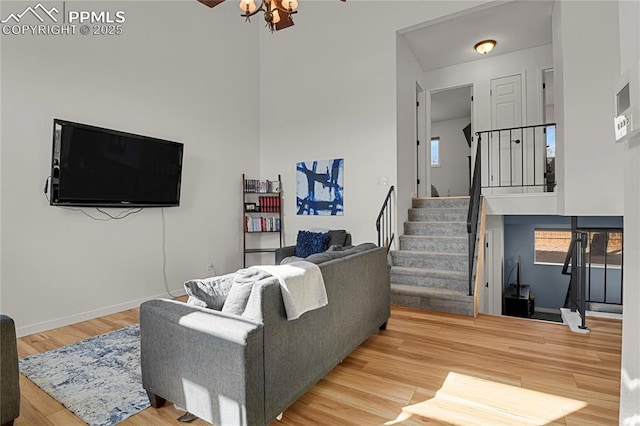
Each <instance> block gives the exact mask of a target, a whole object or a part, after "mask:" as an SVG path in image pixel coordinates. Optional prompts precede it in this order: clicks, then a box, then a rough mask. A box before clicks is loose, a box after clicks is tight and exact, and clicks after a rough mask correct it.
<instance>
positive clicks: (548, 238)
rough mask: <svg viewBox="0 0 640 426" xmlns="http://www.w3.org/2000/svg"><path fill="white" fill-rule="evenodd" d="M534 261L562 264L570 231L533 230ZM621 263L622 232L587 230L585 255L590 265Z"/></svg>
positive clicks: (569, 241)
mask: <svg viewBox="0 0 640 426" xmlns="http://www.w3.org/2000/svg"><path fill="white" fill-rule="evenodd" d="M534 240H535V259H534V261H535V262H536V263H550V264H557V265H562V264H564V259H565V257H566V256H567V251H568V250H569V245H570V243H571V231H570V230H567V229H536V230H535V236H534ZM605 253H606V263H607V267H609V266H621V265H622V233H621V232H607V231H602V232H597V231H594V232H589V241H588V244H587V255H588V256H590V258H591V266H604V264H605Z"/></svg>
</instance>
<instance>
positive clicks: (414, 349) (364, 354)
mask: <svg viewBox="0 0 640 426" xmlns="http://www.w3.org/2000/svg"><path fill="white" fill-rule="evenodd" d="M136 322H138V310H137V309H133V310H129V311H126V312H122V313H118V314H114V315H109V316H106V317H103V318H98V319H95V320H91V321H86V322H82V323H78V324H75V325H71V326H68V327H63V328H59V329H56V330H51V331H48V332H45V333H38V334H34V335H31V336H26V337H23V338H20V339H19V341H18V350H19V356H20V357H24V356H26V355H31V354H35V353H38V352H42V351H45V350H49V349H53V348H56V347H59V346H62V345H67V344H70V343H73V342H76V341H79V340H83V339H86V338H88V337H91V336H94V335H97V334H101V333H106V332H109V331H113V330H116V329H118V328H121V327H124V326H127V325H130V324H133V323H136ZM588 325H589V327H590V328H591V334H588V335H580V334H574V333H571V332H570V331H569V330H568V327H565V326H563V325H561V324H557V323H548V322H542V321H535V320H526V319H519V318H510V317H498V316H490V315H480V316H479V317H478V318H476V319H473V318H468V317H461V316H456V315H450V314H442V313H436V312H430V311H421V310H416V309H409V308H402V307H397V306H393V307H392V316H391V319H390V321H389V325H388V328H387V330H386V331H382V332H380V333H379V334H377V335H374V336H372V337H371V338H369V339H368V340H367V341H366V342H365V343H364V344H363V345H361V346H360V347H359V348H357V349H356V350H355V351H354V352H353V353H352V354H351V355H350V356H349V357H348V358H346V359H345V360H344V361H343V362H342V363H341V364H339V365H338V366H337V367H336V368H334V369H333V371H331V372H330V373H329V374H328V375H327V376H326V377H325V378H324V379H322V380H321V381H320V382H318V383H317V384H316V385H315V386H314V387H313V388H311V389H310V390H309V391H308V392H307V393H306V394H304V395H303V396H302V397H301V398H300V399H299V400H298V401H297V402H296V403H295V404H294V405H292V406H291V407H289V409H287V411H285V413H284V418H283V419H282V421H280V422H277V421H274V422H273V425H280V426H290V425H296V426H301V425H332V426H333V425H381V424H385V423H386V424H400V425H425V424H429V425H433V424H442V425H546V424H553V425H616V424H618V405H619V389H620V351H621V323H620V322H619V321H612V320H602V319H589V321H588ZM20 385H21V395H22V402H21V414H20V417H19V418H18V419H17V420H16V423H15V425H16V426H22V425H64V426H66V425H75V424H78V425H81V424H84V423H83V422H81V421H80V420H79V419H78V418H77V417H76V416H75V415H74V414H73V413H71V412H70V411H68V410H66V409H65V408H64V407H63V406H62V405H60V404H59V403H58V402H56V401H55V400H54V399H52V398H51V397H49V396H48V395H47V394H46V393H44V392H43V391H41V390H40V389H39V388H38V387H37V386H35V385H34V384H32V383H31V382H30V381H29V380H28V379H26V378H25V377H24V376H22V375H21V377H20ZM181 414H182V412H179V411H177V410H175V409H174V408H173V407H172V406H171V405H170V404H167V406H165V407H163V408H161V409H154V408H148V409H146V410H144V411H143V412H141V413H139V414H137V415H135V416H133V417H130V418H129V419H127V420H126V421H125V422H123V423H122V424H123V425H163V424H167V425H169V424H180V423H178V422H177V421H176V418H177V417H178V416H180V415H181ZM191 424H192V425H194V426H195V425H198V426H199V425H206V424H208V423H206V422H204V421H202V420H197V421H196V422H194V423H191Z"/></svg>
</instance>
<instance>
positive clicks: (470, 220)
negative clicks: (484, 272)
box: [467, 133, 482, 296]
mask: <svg viewBox="0 0 640 426" xmlns="http://www.w3.org/2000/svg"><path fill="white" fill-rule="evenodd" d="M476 135H477V136H478V145H477V147H476V160H475V164H474V167H473V178H472V183H471V189H470V190H469V210H468V212H467V233H468V234H469V296H473V271H474V264H475V253H476V241H477V239H478V217H479V213H480V196H481V195H482V185H481V183H482V182H481V175H482V173H481V172H482V161H481V157H480V152H481V151H480V146H481V141H482V135H481V134H480V133H476Z"/></svg>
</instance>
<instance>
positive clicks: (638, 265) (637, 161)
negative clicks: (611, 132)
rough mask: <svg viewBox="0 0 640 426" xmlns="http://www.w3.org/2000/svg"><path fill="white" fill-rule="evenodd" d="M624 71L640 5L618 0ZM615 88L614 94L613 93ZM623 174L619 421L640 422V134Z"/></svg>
mask: <svg viewBox="0 0 640 426" xmlns="http://www.w3.org/2000/svg"><path fill="white" fill-rule="evenodd" d="M618 4H619V19H620V65H621V71H622V72H624V71H626V70H628V69H633V68H635V70H636V74H635V75H636V76H637V75H638V69H639V68H640V4H639V3H638V2H635V1H622V2H619V3H618ZM630 84H631V86H630V88H631V104H632V105H634V106H635V107H636V108H638V107H640V81H638V80H635V81H630ZM613 93H614V92H613V91H612V92H611V94H612V95H613ZM622 145H623V148H624V149H625V158H626V160H625V167H624V170H625V176H624V233H625V247H624V256H625V262H624V277H623V279H624V290H623V291H624V294H623V300H624V304H625V309H624V314H623V320H622V368H621V375H622V377H621V380H620V424H621V425H630V424H634V422H635V424H638V422H640V329H639V328H638V324H640V310H639V309H638V307H639V306H640V278H639V277H640V222H639V221H638V218H639V217H640V186H639V185H638V182H639V181H640V137H636V138H635V140H633V141H630V142H628V143H627V144H626V145H627V146H624V145H625V144H622Z"/></svg>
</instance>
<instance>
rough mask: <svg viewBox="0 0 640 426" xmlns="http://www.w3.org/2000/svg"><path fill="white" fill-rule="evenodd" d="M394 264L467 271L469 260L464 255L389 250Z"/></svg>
mask: <svg viewBox="0 0 640 426" xmlns="http://www.w3.org/2000/svg"><path fill="white" fill-rule="evenodd" d="M391 259H392V262H393V263H392V264H393V265H394V266H407V267H410V268H426V269H438V270H440V271H459V272H467V271H468V267H467V266H468V264H469V261H468V259H466V257H465V256H460V255H453V254H447V253H429V254H413V253H409V252H403V251H392V252H391Z"/></svg>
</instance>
